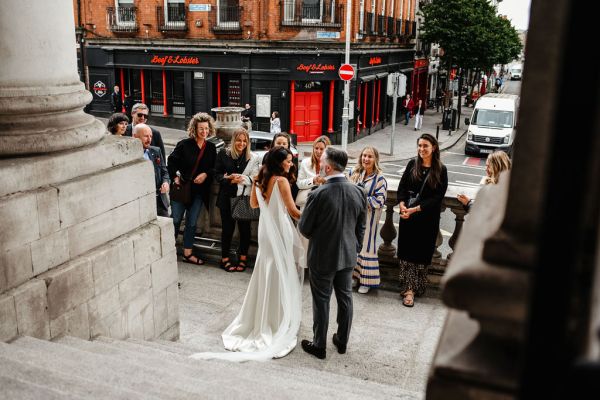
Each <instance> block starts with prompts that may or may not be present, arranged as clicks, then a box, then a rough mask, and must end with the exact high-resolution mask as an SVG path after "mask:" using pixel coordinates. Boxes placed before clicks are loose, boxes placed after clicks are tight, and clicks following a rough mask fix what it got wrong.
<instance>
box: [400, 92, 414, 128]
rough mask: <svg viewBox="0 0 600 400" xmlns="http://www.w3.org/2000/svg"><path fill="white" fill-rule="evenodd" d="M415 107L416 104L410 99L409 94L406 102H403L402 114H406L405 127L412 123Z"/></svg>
mask: <svg viewBox="0 0 600 400" xmlns="http://www.w3.org/2000/svg"><path fill="white" fill-rule="evenodd" d="M414 106H415V103H414V102H413V101H412V99H411V98H410V94H407V95H406V98H405V99H404V101H402V112H404V118H405V122H404V125H408V122H409V121H410V117H411V116H412V112H413V107H414Z"/></svg>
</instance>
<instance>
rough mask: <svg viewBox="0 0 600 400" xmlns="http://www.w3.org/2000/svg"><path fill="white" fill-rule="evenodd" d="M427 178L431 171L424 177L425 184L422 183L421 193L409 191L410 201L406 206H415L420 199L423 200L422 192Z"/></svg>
mask: <svg viewBox="0 0 600 400" xmlns="http://www.w3.org/2000/svg"><path fill="white" fill-rule="evenodd" d="M427 178H429V172H427V176H426V177H425V179H423V184H422V185H421V189H420V190H419V193H417V194H415V192H413V191H410V190H409V191H408V201H407V202H406V208H412V207H415V206H416V205H417V204H418V203H419V200H421V192H423V188H424V187H425V182H427Z"/></svg>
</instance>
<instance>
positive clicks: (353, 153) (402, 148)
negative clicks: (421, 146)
mask: <svg viewBox="0 0 600 400" xmlns="http://www.w3.org/2000/svg"><path fill="white" fill-rule="evenodd" d="M469 110H472V109H469ZM469 112H470V111H469ZM463 116H464V113H463ZM98 119H100V120H101V121H102V122H103V123H104V124H106V118H98ZM153 122H154V121H153V120H152V119H150V121H149V125H150V126H152V127H155V128H157V129H158V130H159V131H160V133H161V135H162V138H163V141H164V143H165V145H167V146H173V147H174V146H175V145H176V144H177V142H179V141H180V140H182V139H185V138H187V132H186V131H184V130H181V129H173V128H166V127H161V126H158V125H154V124H153ZM441 124H442V113H441V111H440V112H439V113H437V112H435V110H427V111H425V115H424V116H423V126H422V128H421V130H419V131H415V130H414V126H415V120H414V118H411V120H410V122H409V123H408V125H404V123H403V122H399V123H397V124H396V132H395V134H394V153H393V155H390V135H391V132H392V125H391V124H390V125H388V126H386V127H385V128H383V129H381V130H379V131H376V132H374V133H372V134H371V135H366V134H365V135H362V137H361V138H360V139H359V140H357V141H355V142H354V143H348V147H347V151H348V156H349V157H350V159H351V160H352V159H357V158H358V157H359V155H360V151H361V150H362V149H363V148H364V147H366V146H373V147H375V148H376V149H377V150H379V155H380V161H382V162H385V161H401V160H407V159H410V158H412V157H414V156H415V155H416V154H417V138H418V137H419V136H420V135H421V134H423V133H429V134H432V135H433V136H435V132H436V128H437V126H438V125H439V126H440V135H439V138H438V140H439V142H440V150H445V149H448V148H450V147H452V146H453V145H454V144H456V142H458V140H460V138H461V137H462V135H464V133H465V130H464V129H463V128H464V127H463V124H462V123H461V128H460V129H459V130H458V131H452V135H448V131H442V130H441V128H442V126H441ZM334 147H337V148H341V145H335V146H334ZM297 148H298V152H299V153H300V159H303V158H304V157H307V156H310V154H311V152H312V143H311V142H306V143H298V145H297Z"/></svg>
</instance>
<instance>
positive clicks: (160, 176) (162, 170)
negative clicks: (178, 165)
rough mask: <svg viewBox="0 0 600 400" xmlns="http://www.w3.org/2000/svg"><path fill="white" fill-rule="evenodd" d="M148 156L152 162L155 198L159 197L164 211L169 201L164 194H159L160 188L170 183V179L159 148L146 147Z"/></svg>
mask: <svg viewBox="0 0 600 400" xmlns="http://www.w3.org/2000/svg"><path fill="white" fill-rule="evenodd" d="M148 155H149V157H150V161H152V166H153V167H154V184H155V186H156V197H160V200H161V201H162V204H163V206H165V209H166V210H168V209H169V199H168V197H167V195H166V194H164V193H161V192H160V187H161V186H162V184H163V183H164V182H167V183H168V184H170V183H171V179H169V171H168V170H167V166H166V164H165V160H164V158H163V157H162V153H161V151H160V148H158V147H154V146H149V147H148Z"/></svg>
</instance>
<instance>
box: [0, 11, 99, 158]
mask: <svg viewBox="0 0 600 400" xmlns="http://www.w3.org/2000/svg"><path fill="white" fill-rule="evenodd" d="M0 59H2V68H0V157H6V156H10V155H22V154H36V153H47V152H53V151H58V150H66V149H71V148H75V147H80V146H84V145H87V144H90V143H94V142H96V141H98V140H99V139H100V138H101V137H102V136H103V134H104V132H105V129H104V127H103V126H102V124H101V123H100V122H99V121H97V120H96V119H95V118H93V117H92V116H91V115H87V114H85V113H84V112H83V107H84V106H85V105H86V104H87V103H89V102H90V101H91V99H92V96H91V94H90V93H89V92H88V91H87V90H85V87H84V85H83V83H81V82H80V81H79V76H78V75H77V57H76V52H75V31H74V17H73V2H72V1H68V0H59V1H45V0H26V1H20V0H3V1H2V2H0ZM107 90H108V88H107Z"/></svg>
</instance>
